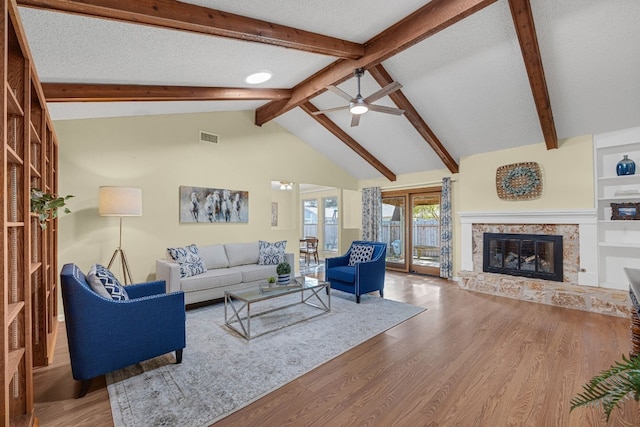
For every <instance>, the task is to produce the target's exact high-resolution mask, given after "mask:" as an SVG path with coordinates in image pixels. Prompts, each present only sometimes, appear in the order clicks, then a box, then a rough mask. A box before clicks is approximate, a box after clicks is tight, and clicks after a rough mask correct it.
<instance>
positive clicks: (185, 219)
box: [179, 185, 249, 223]
mask: <svg viewBox="0 0 640 427" xmlns="http://www.w3.org/2000/svg"><path fill="white" fill-rule="evenodd" d="M179 204H180V222H181V223H196V222H199V223H216V222H221V223H230V222H239V223H248V222H249V192H248V191H239V190H229V189H225V188H204V187H189V186H184V185H181V186H180V203H179Z"/></svg>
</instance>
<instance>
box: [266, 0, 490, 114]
mask: <svg viewBox="0 0 640 427" xmlns="http://www.w3.org/2000/svg"><path fill="white" fill-rule="evenodd" d="M496 1H497V0H432V1H431V2H429V3H427V4H426V5H424V6H423V7H421V8H420V9H418V10H416V11H415V12H414V13H412V14H411V15H409V16H407V17H406V18H404V19H402V20H401V21H399V22H397V23H396V24H394V25H392V26H391V27H389V28H387V29H386V30H384V31H383V32H382V33H380V34H378V35H377V36H375V37H374V38H372V39H371V40H369V41H368V42H366V43H365V53H364V56H362V57H361V58H359V59H340V60H338V61H336V62H334V63H333V64H331V65H329V66H328V67H325V68H324V69H323V70H321V71H319V72H318V73H316V74H314V75H313V76H311V77H309V78H307V79H306V80H304V81H303V82H301V83H299V84H298V85H296V86H295V87H294V88H293V93H292V96H291V99H289V100H288V101H287V103H286V104H283V103H281V102H278V103H273V102H270V103H268V104H266V105H263V106H262V107H260V108H258V109H257V110H256V124H257V125H258V126H262V125H263V124H264V123H266V122H268V121H270V120H273V119H275V118H276V117H278V116H280V115H281V114H284V113H286V112H287V111H289V110H291V109H293V108H295V107H299V106H300V105H302V104H304V103H305V102H307V101H308V100H309V99H311V98H313V97H315V96H317V95H319V94H320V93H322V92H324V91H325V90H326V89H325V88H326V87H327V86H328V85H336V84H339V83H340V82H342V81H344V80H346V79H347V78H349V77H351V76H352V75H353V70H355V69H356V68H365V69H369V68H371V67H373V66H375V65H377V64H379V63H381V62H382V61H384V60H386V59H388V58H390V57H392V56H393V55H396V54H397V53H399V52H401V51H403V50H405V49H407V48H409V47H411V46H413V45H415V44H416V43H418V42H420V41H422V40H424V39H426V38H427V37H430V36H432V35H433V34H436V33H437V32H439V31H441V30H443V29H445V28H448V27H450V26H451V25H453V24H455V23H456V22H458V21H460V20H462V19H463V18H465V17H467V16H469V15H471V14H473V13H475V12H477V11H478V10H481V9H483V8H485V7H486V6H488V5H490V4H492V3H494V2H496Z"/></svg>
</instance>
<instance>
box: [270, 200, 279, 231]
mask: <svg viewBox="0 0 640 427" xmlns="http://www.w3.org/2000/svg"><path fill="white" fill-rule="evenodd" d="M271 226H272V227H277V226H278V202H271Z"/></svg>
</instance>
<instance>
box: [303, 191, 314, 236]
mask: <svg viewBox="0 0 640 427" xmlns="http://www.w3.org/2000/svg"><path fill="white" fill-rule="evenodd" d="M302 218H304V220H303V224H304V230H303V235H302V237H304V236H316V237H317V236H318V201H317V200H316V199H311V200H303V201H302Z"/></svg>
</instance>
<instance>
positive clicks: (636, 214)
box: [611, 203, 640, 220]
mask: <svg viewBox="0 0 640 427" xmlns="http://www.w3.org/2000/svg"><path fill="white" fill-rule="evenodd" d="M611 219H612V220H635V219H640V203H611Z"/></svg>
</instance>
